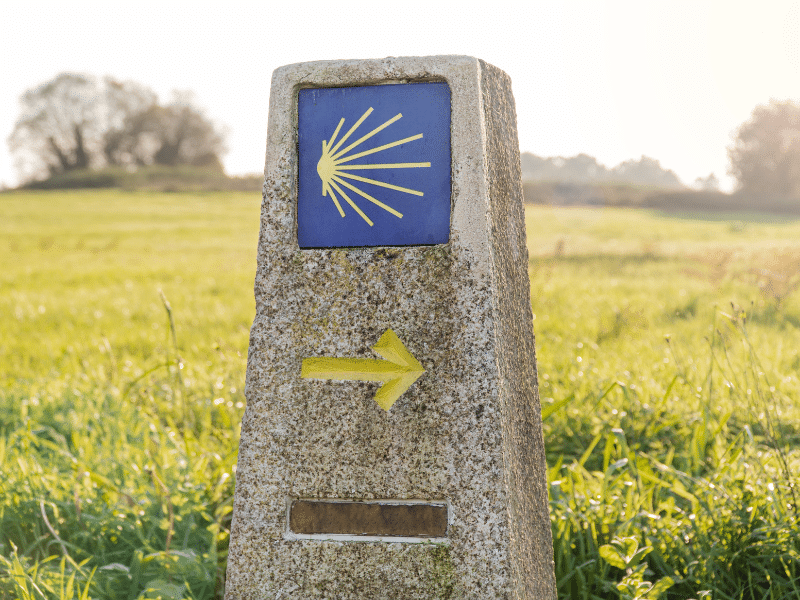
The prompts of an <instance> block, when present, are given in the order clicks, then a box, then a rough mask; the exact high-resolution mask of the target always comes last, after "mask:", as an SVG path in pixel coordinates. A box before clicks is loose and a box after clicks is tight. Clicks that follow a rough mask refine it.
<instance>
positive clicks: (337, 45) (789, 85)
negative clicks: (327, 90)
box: [0, 0, 800, 189]
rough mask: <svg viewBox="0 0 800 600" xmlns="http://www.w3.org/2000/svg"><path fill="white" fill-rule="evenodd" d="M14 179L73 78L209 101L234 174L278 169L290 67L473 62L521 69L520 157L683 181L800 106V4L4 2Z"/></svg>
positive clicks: (3, 154) (5, 131)
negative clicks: (765, 113) (748, 130)
mask: <svg viewBox="0 0 800 600" xmlns="http://www.w3.org/2000/svg"><path fill="white" fill-rule="evenodd" d="M0 22H1V23H2V27H1V30H0V56H2V57H3V58H2V64H0V137H2V140H0V183H3V184H5V185H14V184H16V183H17V176H16V171H15V169H14V165H13V161H12V158H11V156H10V155H9V152H8V145H7V144H6V141H5V140H6V139H7V137H8V135H9V134H10V133H11V130H12V128H13V126H14V122H15V120H16V119H17V117H18V115H19V104H18V99H19V96H20V95H21V94H22V93H23V92H24V91H25V90H26V89H28V88H31V87H35V86H36V85H38V84H40V83H43V82H45V81H47V80H49V79H51V78H53V77H54V76H55V75H57V74H58V73H60V72H62V71H72V72H79V73H88V74H93V75H97V76H103V75H111V76H113V77H115V78H117V79H132V80H135V81H138V82H141V83H143V84H145V85H148V86H150V87H152V88H153V89H154V90H155V91H156V92H157V93H158V94H159V96H160V98H161V99H162V100H168V99H169V97H170V92H171V90H173V89H179V90H186V89H189V90H193V91H194V92H195V93H196V97H197V100H198V103H199V104H200V106H202V107H203V108H205V109H206V111H207V114H208V115H209V116H210V117H211V118H212V119H214V120H215V121H217V122H218V123H221V124H224V125H225V126H227V128H228V131H229V136H228V146H229V148H230V151H229V153H228V154H227V155H226V156H225V158H224V162H225V166H226V168H227V171H228V172H229V173H231V174H240V173H254V172H260V171H261V170H263V162H264V150H265V141H264V140H265V136H266V120H267V110H268V104H267V103H268V98H269V85H270V77H271V73H272V71H273V69H275V68H276V67H279V66H281V65H284V64H288V63H295V62H303V61H311V60H323V59H337V58H375V57H384V56H409V55H418V56H421V55H429V54H467V55H472V56H476V57H479V58H482V59H484V60H486V61H488V62H490V63H492V64H494V65H496V66H498V67H500V68H501V69H503V70H505V71H506V72H507V73H508V74H509V75H510V76H511V78H512V81H513V90H514V95H515V98H516V102H517V114H518V121H519V139H520V147H521V149H522V150H523V151H529V152H533V153H535V154H538V155H540V156H557V155H561V156H573V155H575V154H578V153H581V152H585V153H587V154H591V155H593V156H596V157H597V159H598V160H599V161H600V162H602V163H604V164H606V165H607V166H609V167H611V166H613V165H615V164H617V163H619V162H621V161H623V160H626V159H629V158H639V156H641V155H642V154H645V155H648V156H652V157H653V158H657V159H658V160H660V161H661V164H662V166H664V167H666V168H670V169H673V170H674V171H675V172H676V173H677V174H678V175H679V177H680V178H681V179H682V180H683V182H684V183H689V184H691V183H692V182H693V181H694V179H695V178H696V177H698V176H706V175H708V174H709V173H710V172H712V171H713V172H714V173H716V174H717V176H718V177H720V179H721V180H722V182H723V187H724V188H725V189H730V187H731V186H732V181H731V180H730V178H728V177H727V175H726V169H727V155H726V147H727V146H728V145H729V144H730V141H731V134H732V133H733V132H734V131H735V129H736V128H737V127H738V125H739V124H740V123H742V122H743V121H744V120H746V119H747V118H748V117H749V115H750V113H751V111H752V110H753V108H754V107H755V105H756V104H763V103H766V102H768V101H769V99H770V98H777V99H787V98H788V99H795V100H797V99H800V7H798V5H796V4H794V3H791V2H773V3H770V2H763V1H762V2H758V3H735V2H729V1H728V2H700V1H697V0H695V1H694V2H681V3H679V2H670V3H658V4H657V5H656V3H649V2H641V0H638V1H636V2H608V3H603V2H571V3H556V2H551V3H534V2H524V3H504V2H499V1H494V2H490V3H486V4H481V5H478V4H477V3H476V4H474V5H470V4H468V3H464V2H458V3H452V4H451V3H446V2H441V3H440V2H431V1H426V2H402V3H399V2H398V3H381V2H377V1H372V2H344V1H341V2H328V3H317V2H312V3H307V2H299V1H294V2H283V3H280V4H277V3H276V4H274V5H273V4H269V5H268V4H267V3H258V4H256V3H253V4H249V3H237V2H232V1H229V2H222V3H214V4H213V5H211V6H208V5H206V4H205V3H198V2H193V3H189V2H173V3H169V2H158V3H142V2H138V3H125V4H117V3H109V2H102V3H101V2H98V3H77V2H59V3H53V4H43V3H36V2H5V3H4V4H3V6H2V8H0Z"/></svg>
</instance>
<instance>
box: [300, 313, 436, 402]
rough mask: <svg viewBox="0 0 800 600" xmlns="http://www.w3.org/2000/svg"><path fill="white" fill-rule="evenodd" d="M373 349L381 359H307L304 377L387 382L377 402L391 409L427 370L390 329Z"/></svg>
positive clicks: (378, 394)
mask: <svg viewBox="0 0 800 600" xmlns="http://www.w3.org/2000/svg"><path fill="white" fill-rule="evenodd" d="M372 349H373V350H374V351H375V352H377V353H378V354H380V355H381V356H382V357H383V358H385V359H386V360H379V359H377V358H327V357H323V358H304V359H303V364H302V366H301V368H300V377H303V378H305V379H337V380H339V381H383V385H382V386H381V387H380V389H379V390H378V392H377V393H376V394H375V402H377V403H378V406H380V407H381V408H382V409H383V410H385V411H388V410H389V409H390V408H392V404H394V403H395V401H396V400H397V399H398V398H399V397H400V396H401V395H402V394H403V392H405V391H406V390H407V389H408V388H409V387H411V384H412V383H414V382H415V381H416V380H417V379H419V377H420V375H422V374H423V373H424V372H425V369H423V368H422V365H421V364H419V361H418V360H417V359H416V358H414V356H413V355H412V354H411V353H410V352H409V351H408V350H406V347H405V346H404V345H403V342H401V341H400V338H398V337H397V336H396V335H395V333H394V331H392V330H391V329H387V330H386V332H385V333H384V334H383V335H382V336H381V339H379V340H378V343H377V344H375V345H374V346H373V347H372Z"/></svg>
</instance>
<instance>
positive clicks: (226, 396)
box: [0, 191, 800, 600]
mask: <svg viewBox="0 0 800 600" xmlns="http://www.w3.org/2000/svg"><path fill="white" fill-rule="evenodd" d="M259 201H260V198H259V197H258V195H257V194H256V195H253V194H245V193H224V194H206V195H203V194H155V193H123V192H114V191H103V192H90V193H86V192H71V193H43V194H37V193H28V194H5V195H0V365H2V367H1V368H0V472H2V474H3V476H2V478H0V598H9V599H10V598H37V599H39V598H82V597H93V598H125V599H129V598H156V597H159V596H160V597H163V598H215V597H219V596H220V595H221V593H222V591H223V586H224V570H225V565H226V552H227V544H228V528H229V524H230V513H231V504H232V495H233V489H234V484H233V480H234V477H235V472H234V465H235V462H236V452H237V447H238V436H239V433H238V427H239V422H240V419H241V415H242V412H243V403H244V397H243V386H244V371H245V361H246V349H247V345H248V331H249V327H250V324H251V323H252V319H253V311H254V301H253V276H254V272H255V260H256V252H255V250H256V244H257V235H258V231H257V230H258V212H259ZM527 226H528V245H529V248H530V250H531V261H530V275H531V291H532V303H533V312H534V314H535V321H534V326H535V329H536V334H537V353H538V367H539V376H540V393H541V400H542V406H543V411H544V414H545V420H544V430H545V441H546V446H547V453H548V463H549V470H550V473H549V476H550V495H551V498H550V501H551V504H550V506H551V518H552V526H553V534H554V542H555V558H556V574H557V578H558V581H559V591H560V596H561V597H562V598H587V599H588V598H637V597H638V598H655V597H661V598H673V599H676V600H677V599H681V600H684V599H686V598H700V597H709V598H711V597H713V598H715V599H716V598H722V599H727V598H742V599H748V600H749V599H755V598H800V592H799V591H798V589H799V588H800V585H799V584H798V581H799V579H798V578H800V573H798V560H799V559H798V556H799V555H798V552H800V541H798V540H799V539H800V538H799V537H798V536H797V535H796V531H797V525H798V522H797V507H796V502H797V501H796V499H795V494H797V493H798V491H797V490H796V487H795V486H796V481H795V479H796V478H795V475H794V474H795V473H797V472H798V467H800V465H799V464H798V456H799V454H798V447H800V420H799V419H798V417H800V414H799V413H800V408H798V402H797V399H798V397H800V382H799V381H798V377H797V374H798V372H800V292H798V279H797V277H798V273H800V222H798V221H786V220H780V219H771V218H769V217H766V216H765V217H762V218H760V219H758V220H753V219H752V218H750V220H744V218H743V217H742V216H741V215H739V216H734V217H729V218H725V217H723V216H719V215H706V216H704V217H703V218H689V217H687V216H683V217H676V216H668V215H663V214H657V213H648V212H645V211H633V210H613V209H605V210H604V209H594V210H586V209H575V208H570V209H554V208H546V207H537V208H529V209H528V210H527Z"/></svg>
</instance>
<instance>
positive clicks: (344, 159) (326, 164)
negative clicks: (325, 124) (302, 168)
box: [317, 107, 431, 227]
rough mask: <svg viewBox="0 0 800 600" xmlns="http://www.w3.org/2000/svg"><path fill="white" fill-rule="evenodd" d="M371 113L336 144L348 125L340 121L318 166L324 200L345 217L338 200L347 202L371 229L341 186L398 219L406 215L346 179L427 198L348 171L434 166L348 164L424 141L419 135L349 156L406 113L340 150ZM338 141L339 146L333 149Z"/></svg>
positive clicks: (323, 146)
mask: <svg viewBox="0 0 800 600" xmlns="http://www.w3.org/2000/svg"><path fill="white" fill-rule="evenodd" d="M372 111H373V109H372V107H370V108H369V109H367V110H366V111H365V112H364V114H362V115H361V117H360V118H359V119H358V120H357V121H356V122H355V123H354V124H353V126H352V127H350V129H348V130H347V133H345V134H344V135H343V136H342V137H341V138H340V139H339V140H338V141H336V138H337V137H338V135H339V132H340V131H341V130H342V127H343V126H344V123H345V119H344V117H342V118H341V119H340V120H339V124H338V125H337V126H336V130H335V131H334V132H333V135H332V136H331V138H330V140H328V141H326V140H322V155H321V156H320V159H319V161H318V163H317V173H318V174H319V177H320V180H321V182H322V196H323V197H324V196H326V195H330V198H331V200H332V201H333V203H334V205H335V206H336V209H337V210H338V212H339V214H340V215H341V216H342V217H344V216H345V212H344V209H343V208H342V206H341V203H340V202H339V198H337V196H339V197H341V198H342V199H344V201H345V202H347V204H349V205H350V206H351V207H352V208H353V210H355V211H356V213H357V214H358V215H359V216H360V217H361V218H362V219H364V221H365V222H366V223H367V224H368V225H369V226H370V227H371V226H372V225H373V222H372V220H371V219H370V218H369V217H368V216H367V215H366V214H365V213H364V211H362V210H361V208H359V206H358V205H357V204H356V203H355V202H354V201H353V199H352V198H350V197H349V196H348V195H347V194H346V193H345V191H344V190H343V189H342V188H341V187H340V186H344V187H346V188H348V189H350V190H352V191H353V192H355V193H356V194H358V195H359V196H361V197H362V198H365V199H366V200H369V201H370V202H371V203H372V204H374V205H376V206H378V207H379V208H382V209H383V210H385V211H386V212H388V213H390V214H392V215H394V216H396V217H397V218H398V219H401V218H402V217H403V215H402V213H400V212H398V211H397V210H395V209H394V208H392V207H391V206H389V205H388V204H385V203H384V202H382V201H381V200H379V199H377V198H375V197H373V196H371V195H369V194H367V193H366V192H364V191H363V190H362V189H360V188H359V187H358V186H356V185H354V184H353V183H351V182H350V181H346V180H345V179H343V178H346V179H348V180H351V181H357V182H361V183H366V184H369V185H375V186H379V187H383V188H387V189H391V190H394V191H398V192H402V193H404V194H410V195H413V196H423V195H424V194H423V192H421V191H418V190H412V189H410V188H406V187H401V186H398V185H394V184H391V183H388V182H385V181H381V180H379V179H370V178H367V177H361V176H359V175H354V174H353V173H348V172H346V171H355V170H362V169H363V170H380V169H417V168H427V167H430V166H431V163H429V162H404V163H380V164H366V165H359V164H355V165H353V164H346V163H349V162H350V161H353V160H356V159H357V158H362V157H364V156H369V155H371V154H376V153H378V152H383V151H384V150H388V149H390V148H394V147H396V146H400V145H401V144H407V143H409V142H413V141H415V140H419V139H422V137H423V134H422V133H418V134H416V135H412V136H409V137H406V138H403V139H400V140H397V141H394V142H390V143H388V144H383V145H380V146H377V147H375V148H370V149H368V150H364V151H361V152H357V153H355V154H350V155H348V152H350V151H351V150H353V149H356V148H358V146H359V145H361V144H362V143H364V142H365V141H367V140H368V139H370V138H371V137H373V136H374V135H375V134H377V133H379V132H381V131H383V130H384V129H386V128H387V127H389V126H391V125H392V124H393V123H395V122H397V121H398V120H399V119H401V118H402V117H403V113H398V114H396V115H395V116H394V117H392V118H390V119H388V120H386V121H384V122H383V123H381V124H380V125H378V126H377V127H375V128H373V129H372V130H371V131H369V132H368V133H366V134H364V135H363V136H361V137H360V138H358V139H357V140H356V141H354V142H352V143H351V144H349V145H348V146H347V147H345V148H344V149H342V150H339V148H341V147H342V145H343V144H344V142H345V141H347V140H348V139H349V138H350V137H351V136H352V135H353V134H354V133H355V132H356V131H357V130H358V128H359V127H360V126H361V124H362V123H363V122H364V121H365V120H366V119H367V117H369V115H370V114H371V113H372ZM335 141H336V144H335V145H334V142H335ZM334 190H335V191H336V194H335V193H334Z"/></svg>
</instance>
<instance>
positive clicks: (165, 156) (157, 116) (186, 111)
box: [106, 92, 225, 171]
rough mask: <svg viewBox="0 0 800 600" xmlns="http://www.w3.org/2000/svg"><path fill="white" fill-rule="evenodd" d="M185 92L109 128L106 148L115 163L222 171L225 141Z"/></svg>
mask: <svg viewBox="0 0 800 600" xmlns="http://www.w3.org/2000/svg"><path fill="white" fill-rule="evenodd" d="M192 101H193V98H192V96H191V94H188V93H185V92H184V93H176V95H175V99H174V101H173V102H172V103H171V104H169V105H167V106H161V105H159V104H153V105H151V106H149V107H148V108H147V109H146V110H142V111H140V112H137V113H134V114H131V115H129V116H128V117H127V118H126V119H125V121H124V122H123V123H122V126H121V127H120V128H119V129H115V130H113V131H110V132H109V134H108V135H107V139H106V148H107V149H110V148H113V152H111V153H110V155H109V157H110V158H113V159H114V160H115V161H116V162H115V164H128V165H135V166H141V165H149V164H158V165H166V166H177V165H193V166H197V167H205V168H209V169H214V170H219V171H221V170H222V162H221V160H220V157H221V156H222V154H223V153H224V152H225V140H224V136H223V134H222V133H220V132H219V131H218V130H217V128H216V127H215V126H214V124H213V123H212V122H211V121H210V120H209V119H208V118H206V117H205V116H204V115H203V113H202V112H201V111H200V110H199V109H198V108H196V107H195V106H194V104H193V102H192Z"/></svg>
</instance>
